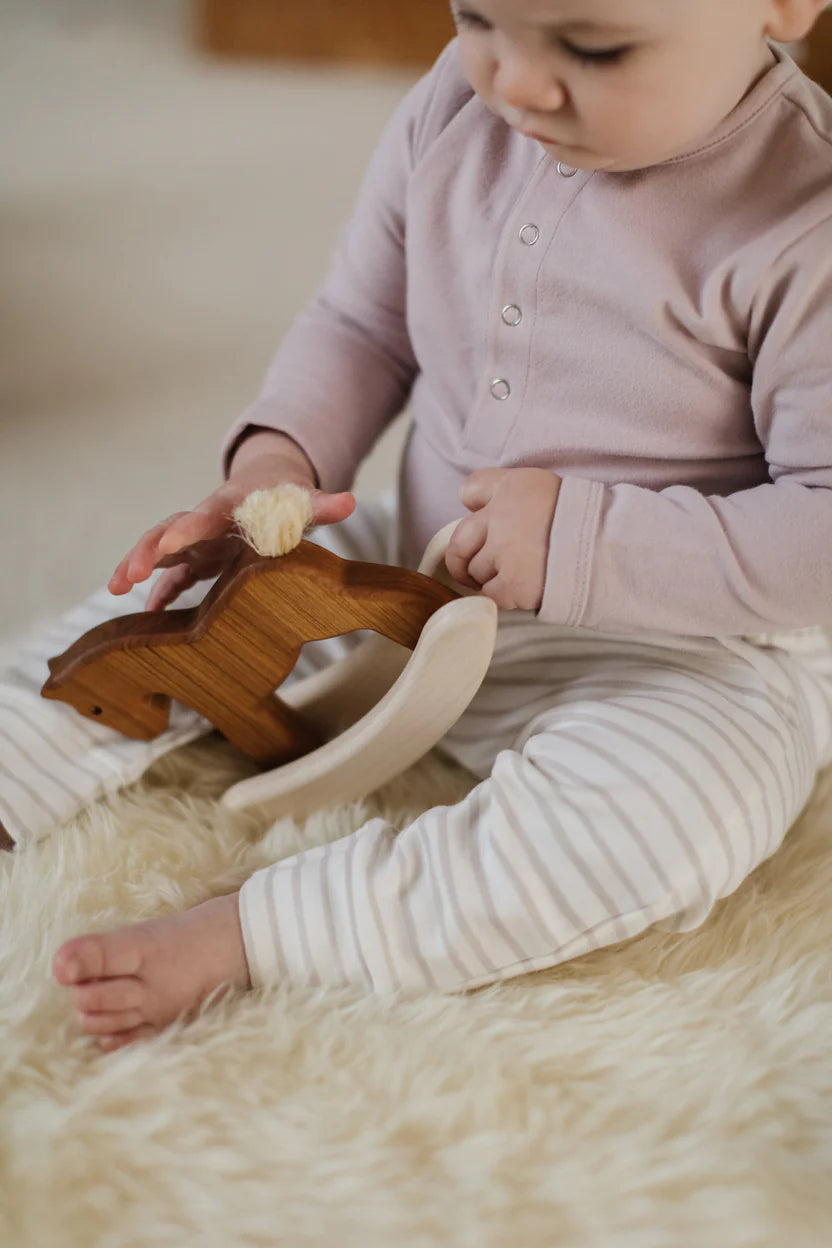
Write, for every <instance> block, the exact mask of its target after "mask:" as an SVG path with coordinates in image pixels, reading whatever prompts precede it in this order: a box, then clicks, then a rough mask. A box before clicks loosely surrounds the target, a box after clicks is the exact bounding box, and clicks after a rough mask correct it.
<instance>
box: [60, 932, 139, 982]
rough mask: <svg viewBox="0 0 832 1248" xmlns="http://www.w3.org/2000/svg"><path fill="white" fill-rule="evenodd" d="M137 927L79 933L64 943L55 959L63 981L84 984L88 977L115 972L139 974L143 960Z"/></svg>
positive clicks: (110, 974)
mask: <svg viewBox="0 0 832 1248" xmlns="http://www.w3.org/2000/svg"><path fill="white" fill-rule="evenodd" d="M134 930H135V929H134V928H132V927H121V928H117V929H116V930H115V931H113V932H104V933H102V934H101V935H99V936H76V937H75V938H74V940H68V941H67V942H66V944H65V945H61V947H60V949H59V950H58V952H57V953H56V954H55V957H54V959H53V961H52V970H53V972H54V975H55V978H56V979H57V981H58V983H60V984H80V983H82V982H83V981H84V980H87V979H103V978H106V977H110V976H113V975H118V976H121V975H136V974H138V972H139V969H140V967H141V963H142V945H141V943H140V941H139V940H137V939H136V937H135V936H134V935H133V932H134Z"/></svg>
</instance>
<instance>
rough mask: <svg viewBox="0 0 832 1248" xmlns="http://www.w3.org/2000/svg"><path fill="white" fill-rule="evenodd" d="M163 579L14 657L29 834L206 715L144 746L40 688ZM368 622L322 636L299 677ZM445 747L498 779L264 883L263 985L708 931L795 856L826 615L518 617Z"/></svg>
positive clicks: (255, 884)
mask: <svg viewBox="0 0 832 1248" xmlns="http://www.w3.org/2000/svg"><path fill="white" fill-rule="evenodd" d="M393 535H394V525H393V520H392V516H391V514H390V511H389V501H388V502H387V504H386V505H378V506H364V507H362V508H361V509H359V511H358V512H357V513H356V515H355V516H354V517H352V518H351V519H350V520H349V521H347V522H345V523H344V524H341V525H338V526H335V527H333V528H328V529H320V530H318V531H317V532H316V534H315V540H317V541H320V542H321V543H322V544H325V545H327V546H329V547H330V548H331V549H333V550H335V551H336V552H337V553H339V554H342V555H344V556H346V557H349V558H363V559H369V560H372V561H377V562H385V561H390V559H391V555H392V549H393V546H392V543H393V541H394V536H393ZM204 589H205V587H204V586H203V587H202V588H201V590H195V591H192V593H191V595H190V598H189V600H190V601H193V600H196V599H197V598H198V597H199V595H200V593H204ZM146 593H147V587H137V590H136V591H134V593H133V594H132V595H130V596H129V597H128V598H126V599H113V598H112V597H110V596H109V595H107V594H105V593H101V594H99V595H96V596H95V597H94V598H93V599H91V600H90V602H88V603H86V604H84V605H83V606H82V607H79V608H77V609H76V610H75V611H73V612H70V613H68V615H66V616H65V617H63V619H62V620H61V621H59V623H58V624H57V625H56V626H54V627H53V628H52V629H50V630H47V631H41V632H39V633H38V634H37V636H35V637H34V638H33V639H32V640H30V641H29V642H28V643H27V644H26V645H25V646H24V647H23V648H22V649H20V650H19V651H18V652H17V654H16V655H15V656H14V658H13V659H12V660H11V661H9V662H7V663H6V665H5V666H4V667H2V668H0V758H1V759H2V764H0V819H2V820H3V822H4V823H5V825H6V827H7V829H8V831H9V832H10V833H11V835H12V836H13V837H14V839H15V840H17V841H25V840H26V839H27V837H29V836H35V835H39V834H42V833H43V832H44V831H48V830H51V829H52V828H54V827H55V826H56V825H57V824H59V823H60V822H62V821H63V820H65V819H66V818H68V817H70V816H71V815H72V814H75V813H76V811H77V810H78V809H79V808H81V807H83V806H84V805H87V804H88V803H89V802H91V801H93V800H94V799H95V798H96V797H97V796H99V795H101V794H102V793H106V792H111V791H112V790H114V789H115V788H118V787H119V786H120V785H123V784H127V783H129V782H131V781H132V780H133V779H135V778H136V777H137V776H139V775H140V774H141V772H142V771H143V770H144V769H145V768H146V767H147V766H148V765H149V763H150V762H151V761H152V760H153V759H154V758H156V757H158V756H159V755H160V754H161V753H162V752H164V751H165V750H167V749H171V748H173V746H175V745H178V744H181V743H182V742H184V741H186V740H189V739H192V738H193V737H195V736H197V735H199V734H200V733H201V732H204V731H205V730H206V728H207V725H206V724H205V721H203V720H200V719H199V718H198V717H197V716H195V715H193V713H192V712H188V711H185V710H184V708H177V709H176V713H175V719H174V721H173V726H172V727H171V729H170V730H169V731H168V732H167V733H165V734H163V735H162V736H161V737H160V738H158V739H157V740H156V741H155V742H134V741H128V740H126V739H125V738H122V737H120V736H118V734H115V733H112V732H110V731H109V730H107V729H104V728H102V727H101V726H100V725H97V724H95V723H92V722H90V721H87V720H84V719H82V718H81V717H80V716H78V715H77V714H76V713H75V712H74V711H72V710H71V709H70V708H68V707H63V706H61V705H60V704H59V703H54V702H46V701H44V700H43V699H40V698H39V696H38V694H39V689H40V685H41V683H42V681H43V680H44V679H45V677H46V658H47V657H48V656H49V655H51V654H55V653H57V652H59V651H60V650H61V649H63V648H64V647H65V646H66V645H67V644H69V642H70V641H72V640H74V639H75V637H76V636H78V635H79V634H80V633H81V632H83V631H84V630H85V629H86V628H88V627H90V626H91V625H92V624H93V623H96V622H98V620H99V619H101V618H107V617H109V616H112V615H115V614H119V613H124V612H126V611H130V610H138V609H141V605H142V603H143V601H144V598H145V596H146ZM357 636H358V635H357V634H353V635H352V637H350V638H336V639H333V640H331V641H327V642H320V643H315V644H313V645H309V646H307V647H305V649H304V651H303V654H302V656H301V660H300V662H299V664H298V668H297V669H296V674H306V673H307V672H308V671H310V670H313V669H314V668H317V667H320V666H322V665H323V664H325V663H327V662H330V661H332V659H334V658H335V657H337V656H338V655H340V654H342V653H343V652H344V650H345V648H347V647H349V646H350V645H351V644H353V643H354V641H355V640H356V639H357ZM442 749H444V750H445V751H446V752H447V753H448V754H449V755H450V756H452V757H453V758H455V759H456V760H457V761H459V762H460V763H462V764H463V765H464V766H466V767H468V768H469V769H470V770H471V771H472V772H473V773H474V774H475V775H476V776H478V777H480V778H481V779H480V783H479V784H478V785H476V787H475V788H474V789H473V790H472V792H471V793H470V794H469V795H468V796H467V797H466V798H465V799H464V800H463V801H461V802H459V803H458V804H457V805H455V806H451V807H435V808H433V809H431V810H429V811H427V812H426V813H425V814H423V815H422V816H420V817H419V818H418V819H416V820H414V822H413V823H411V824H410V825H409V826H408V827H406V828H405V829H404V830H403V831H401V832H399V833H397V832H396V830H395V829H394V828H393V827H392V826H391V825H390V824H388V823H386V822H385V821H384V820H381V819H374V820H372V821H371V822H369V823H367V824H365V825H364V826H363V827H362V828H360V829H359V830H358V831H357V832H356V833H354V834H353V835H352V836H348V837H346V838H344V839H342V840H340V841H337V842H335V843H334V844H331V845H325V846H321V847H317V848H315V849H311V850H308V851H305V852H303V853H299V854H296V855H293V856H292V857H291V858H288V859H285V860H283V861H281V862H278V863H276V864H275V865H274V866H271V867H268V868H266V869H265V870H262V871H259V872H257V873H256V874H255V875H254V876H252V877H251V879H250V880H248V881H247V882H246V884H245V885H244V886H243V889H242V892H241V906H240V909H241V919H242V924H243V933H244V939H245V944H246V952H247V956H248V959H249V965H250V969H251V974H252V979H253V981H254V982H255V983H266V982H270V981H273V980H275V979H289V980H293V981H296V982H299V983H304V984H313V985H314V984H331V985H340V984H353V985H360V986H363V987H366V988H372V989H374V990H376V991H386V990H404V991H407V992H421V991H425V990H436V989H438V990H440V991H445V992H452V991H459V990H462V989H465V988H474V987H477V986H480V985H483V984H487V983H490V982H493V981H495V980H499V979H505V978H508V977H510V976H513V975H518V974H521V973H523V972H525V971H530V970H535V969H541V968H544V967H548V966H552V965H555V964H556V963H558V962H562V961H565V960H566V959H569V958H572V957H575V956H577V955H579V954H581V953H585V952H587V951H589V950H592V949H596V948H599V947H600V946H602V945H605V944H609V943H614V942H618V941H621V940H624V939H626V938H628V937H631V936H633V935H635V934H637V933H638V932H640V931H642V930H644V929H645V928H646V927H648V926H650V925H651V924H655V923H658V924H661V925H662V926H663V927H666V928H669V929H671V930H687V929H690V928H692V927H695V926H696V925H698V924H699V923H700V922H701V921H702V920H703V919H704V918H705V916H706V915H707V914H708V912H709V911H710V909H711V907H712V906H713V904H714V902H715V901H716V900H717V899H719V898H721V897H725V896H727V895H728V894H730V893H731V892H732V891H733V890H734V889H736V888H737V887H738V886H739V884H740V883H741V882H742V881H743V879H745V877H746V876H747V875H748V874H749V872H751V871H752V870H753V869H754V868H755V867H756V866H757V865H758V864H759V863H760V862H762V861H763V860H764V859H766V858H768V857H769V856H770V855H771V854H773V853H774V852H775V851H776V849H777V848H778V846H779V845H780V844H781V842H782V840H783V837H784V836H785V834H786V832H787V831H788V829H789V827H790V826H791V824H792V823H793V822H794V820H795V818H796V817H797V815H798V814H799V813H800V811H801V809H802V808H803V806H804V805H805V803H806V801H807V800H808V797H809V795H810V793H811V790H812V787H813V785H814V780H815V777H816V774H817V771H818V770H819V768H821V767H823V766H825V765H826V764H827V763H829V762H830V761H832V647H830V643H829V639H828V637H827V634H826V633H825V632H824V631H823V630H822V629H820V628H817V629H805V630H801V631H800V632H792V633H784V634H771V635H769V636H767V637H758V638H756V639H743V638H722V639H718V638H694V637H675V636H667V635H660V634H656V635H646V634H639V635H638V636H615V635H610V634H599V633H593V632H590V631H589V630H582V629H574V628H562V627H558V626H553V625H542V624H541V623H540V622H539V621H537V620H536V619H535V618H534V617H533V616H532V615H529V614H526V613H522V612H506V613H503V614H502V616H501V620H500V629H499V633H498V638H497V646H496V650H495V655H494V659H493V661H492V664H491V667H490V669H489V673H488V676H487V677H486V680H485V682H484V683H483V685H482V687H481V689H480V691H479V692H478V694H477V696H476V697H475V699H474V701H473V702H472V704H471V706H470V707H469V709H468V710H467V711H466V713H465V714H464V715H463V716H462V718H461V719H460V720H459V721H458V722H457V724H456V725H455V726H454V728H453V729H452V730H451V732H450V733H449V734H448V735H447V736H446V737H445V739H444V741H443V742H442Z"/></svg>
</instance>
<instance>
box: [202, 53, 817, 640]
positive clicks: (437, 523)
mask: <svg viewBox="0 0 832 1248" xmlns="http://www.w3.org/2000/svg"><path fill="white" fill-rule="evenodd" d="M772 52H773V55H774V58H775V61H774V62H773V64H772V67H771V69H770V70H769V71H768V72H767V73H766V74H765V75H764V76H763V77H762V78H761V79H760V80H759V81H758V82H757V84H756V85H755V86H754V87H753V88H752V90H751V91H750V92H749V94H748V95H747V96H746V97H745V98H744V99H743V100H742V101H741V102H740V104H739V105H738V106H737V107H736V108H735V109H734V111H733V112H732V113H731V114H730V115H729V116H728V117H727V118H726V119H725V120H724V121H723V122H722V123H721V124H720V125H719V126H718V127H717V128H716V130H714V131H713V132H712V133H711V134H709V135H707V136H706V137H705V138H703V139H702V141H701V142H699V143H698V144H696V145H695V147H694V148H692V149H691V150H690V151H688V152H686V153H685V154H683V155H681V156H677V157H674V158H673V159H672V160H667V161H664V162H662V163H661V164H658V165H654V166H650V167H648V168H645V169H640V170H637V171H635V172H630V173H597V172H591V171H584V170H577V171H575V170H573V169H571V168H569V167H564V166H562V165H558V164H557V163H556V162H555V161H554V160H552V158H551V157H550V156H548V155H547V154H546V153H545V152H544V151H543V149H542V148H541V147H540V145H539V144H538V143H537V142H536V141H534V140H533V139H528V138H524V137H523V136H522V135H520V134H517V133H516V132H515V131H513V130H511V129H510V128H509V127H508V126H507V125H506V124H505V123H504V122H502V121H500V120H499V119H498V118H496V117H495V116H493V115H492V114H491V113H490V112H489V111H488V110H487V109H486V108H485V106H484V105H483V104H482V103H481V102H480V100H479V99H478V98H477V97H476V96H475V95H474V94H473V92H472V90H471V88H470V86H469V85H468V84H467V82H466V80H465V78H464V77H463V74H462V72H461V69H460V65H459V58H458V48H457V42H456V41H455V40H454V41H453V42H452V43H450V44H449V45H448V47H447V48H446V49H445V50H444V51H443V53H442V54H441V56H440V57H439V59H438V61H437V62H436V64H435V65H434V67H433V68H432V69H431V71H430V72H429V73H428V74H427V75H426V76H425V77H424V78H423V79H422V80H421V81H420V82H419V83H417V85H416V86H415V87H414V88H413V89H412V90H411V91H410V92H409V93H408V94H407V96H406V97H405V98H404V100H403V101H402V103H401V104H400V106H399V108H398V109H397V110H396V112H395V114H394V116H393V118H392V120H391V121H390V123H389V124H388V126H387V128H386V130H385V132H384V134H383V136H382V138H381V140H380V143H379V146H378V149H377V151H376V153H375V156H374V158H373V160H372V162H371V164H370V167H369V170H368V172H367V175H366V178H365V181H364V184H363V187H362V190H361V192H360V194H359V198H358V202H357V205H356V208H355V212H354V215H353V217H352V219H351V221H350V222H349V224H348V225H347V226H346V228H345V229H344V231H343V233H342V236H341V239H340V242H339V244H338V247H337V249H336V252H335V255H334V257H333V261H332V266H331V269H330V272H329V274H328V276H327V278H326V280H325V281H324V282H323V284H322V285H321V287H320V288H319V290H318V291H317V293H316V294H315V296H314V297H313V299H312V300H311V302H310V303H309V305H308V306H307V308H306V309H305V310H304V311H303V313H302V314H301V315H300V316H299V317H298V319H297V320H296V322H295V324H294V325H293V327H292V328H291V330H290V332H289V333H288V334H287V335H286V337H285V339H284V341H283V342H282V344H281V346H280V349H279V351H278V353H277V355H276V357H275V359H274V361H273V364H272V366H271V368H270V371H269V373H268V377H267V380H266V382H265V385H264V388H263V391H262V393H261V395H260V397H259V399H258V400H257V401H256V403H254V404H253V406H252V407H250V408H249V409H248V411H246V412H245V413H244V415H243V416H242V417H241V419H240V420H239V421H237V422H236V423H235V425H234V426H233V428H232V430H231V431H230V433H229V437H228V440H227V442H226V444H225V450H226V452H227V451H228V448H229V447H230V446H231V445H232V444H233V442H234V441H235V439H236V438H237V437H238V436H239V434H240V433H241V431H242V430H243V429H245V427H246V426H248V425H261V426H269V427H273V428H275V429H280V430H285V431H286V432H287V433H289V434H291V436H292V437H293V438H295V439H296V440H297V441H298V442H299V443H300V445H301V446H302V447H303V448H304V449H305V450H306V452H307V454H308V455H309V457H310V459H311V460H312V462H313V463H314V464H315V466H316V468H317V471H318V474H319V478H320V483H321V486H322V487H323V488H324V489H327V490H341V489H345V488H347V487H349V485H350V483H351V482H352V480H353V477H354V474H355V471H356V469H357V466H358V465H359V463H360V462H361V460H362V459H363V457H364V456H365V455H366V454H367V452H368V451H369V449H370V448H371V446H372V445H373V443H374V442H375V440H376V438H377V437H378V436H379V434H380V433H381V432H382V430H383V429H384V427H385V426H386V425H387V424H388V423H389V422H390V421H391V420H392V419H393V417H394V416H395V415H396V414H397V413H398V412H399V411H400V410H401V409H402V407H403V406H404V404H405V403H406V401H407V399H408V396H409V397H410V404H411V412H412V418H413V427H412V433H411V436H410V439H409V442H408V445H407V449H406V452H405V456H404V460H403V465H402V474H401V483H400V503H401V524H402V554H403V558H404V559H405V561H406V562H408V563H409V564H411V565H412V564H415V562H416V561H417V560H418V558H419V555H420V554H421V551H422V549H423V548H424V546H425V545H426V543H427V541H428V540H429V538H430V537H431V536H432V535H433V534H434V533H435V532H436V531H437V530H438V529H439V528H441V527H442V526H443V525H444V524H446V523H447V522H448V521H450V520H452V519H454V518H458V517H462V516H463V515H465V514H467V513H466V511H465V509H464V507H463V506H462V504H461V503H460V501H459V498H458V491H459V487H460V484H461V482H462V481H463V479H464V478H465V476H466V475H467V474H468V473H470V472H471V471H473V470H474V469H476V468H480V467H484V466H489V465H502V466H506V467H511V466H517V465H530V466H537V467H542V468H548V469H552V470H553V471H555V472H557V473H559V474H561V475H562V477H563V486H562V489H561V492H560V497H559V500H558V505H557V511H556V514H555V519H554V523H553V527H552V532H551V540H550V553H549V562H548V573H547V580H546V585H545V593H544V599H543V604H542V608H541V610H540V613H539V614H540V618H541V619H542V620H545V621H549V622H553V623H560V624H567V625H573V626H582V627H587V628H593V629H599V630H604V631H610V632H630V631H639V630H644V629H646V630H651V631H654V630H661V631H669V632H674V633H686V634H700V635H720V634H723V635H727V634H747V633H756V632H759V631H760V630H766V629H772V628H800V627H805V626H809V625H812V624H818V623H825V622H827V621H830V622H832V488H831V487H832V144H831V143H830V140H831V139H832V99H830V98H829V96H827V95H826V94H825V93H824V92H823V91H822V90H821V89H820V88H819V87H817V86H815V85H814V84H813V83H811V82H810V81H809V79H808V78H806V76H805V75H804V74H803V73H802V72H801V71H800V70H799V68H798V67H797V65H796V64H795V63H794V61H793V60H791V59H790V58H789V57H788V56H787V55H786V54H785V53H784V52H783V51H782V50H780V49H778V48H775V47H773V48H772ZM703 72H707V71H703Z"/></svg>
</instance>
